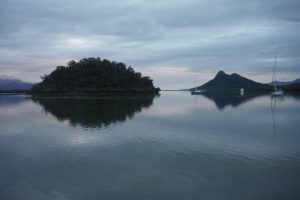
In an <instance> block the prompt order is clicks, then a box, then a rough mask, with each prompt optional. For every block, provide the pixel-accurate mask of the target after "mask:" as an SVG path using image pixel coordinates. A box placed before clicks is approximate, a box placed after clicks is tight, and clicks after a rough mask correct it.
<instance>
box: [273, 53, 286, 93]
mask: <svg viewBox="0 0 300 200" xmlns="http://www.w3.org/2000/svg"><path fill="white" fill-rule="evenodd" d="M276 59H277V54H275V61H274V67H273V76H272V86H273V91H272V92H271V96H283V95H284V92H283V91H282V90H281V89H278V88H277V87H276V76H277V69H276V64H277V63H276V61H277V60H276Z"/></svg>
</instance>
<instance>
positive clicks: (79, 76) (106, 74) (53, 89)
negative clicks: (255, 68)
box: [31, 58, 160, 94]
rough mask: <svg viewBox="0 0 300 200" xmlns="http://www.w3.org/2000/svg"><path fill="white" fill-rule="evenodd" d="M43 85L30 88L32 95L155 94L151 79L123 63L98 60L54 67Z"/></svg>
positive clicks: (89, 59) (43, 77)
mask: <svg viewBox="0 0 300 200" xmlns="http://www.w3.org/2000/svg"><path fill="white" fill-rule="evenodd" d="M41 79H42V82H40V83H38V84H36V85H34V86H33V87H32V90H31V92H32V93H67V94H80V93H103V92H104V93H119V92H120V93H126V92H132V93H135V92H142V93H143V92H145V93H158V92H159V91H160V89H159V88H156V87H154V85H153V80H152V79H151V78H150V77H148V76H142V74H141V73H139V72H135V71H134V69H133V68H132V67H130V66H129V67H127V66H126V65H125V64H124V63H122V62H115V61H109V60H106V59H100V58H83V59H81V60H80V61H78V62H76V61H74V60H71V61H69V62H68V63H67V66H57V67H56V69H55V70H54V71H52V72H51V73H50V74H48V75H46V74H45V75H44V76H41Z"/></svg>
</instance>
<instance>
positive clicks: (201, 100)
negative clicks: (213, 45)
mask: <svg viewBox="0 0 300 200" xmlns="http://www.w3.org/2000/svg"><path fill="white" fill-rule="evenodd" d="M299 117H300V98H299V96H298V97H297V96H289V95H286V96H285V97H284V98H273V99H271V98H270V96H256V97H254V96H244V97H238V96H236V97H233V96H228V97H224V96H211V95H207V96H191V95H190V94H189V93H185V92H162V93H161V96H160V97H154V96H126V97H125V96H123V97H112V96H107V97H94V98H92V97H84V98H62V97H59V98H53V97H52V98H49V97H48V98H46V97H44V98H31V97H29V96H17V95H13V96H5V95H1V96H0V199H1V200H6V199H8V200H10V199H13V200H15V199H21V200H27V199H30V200H32V199H33V200H35V199H36V200H43V199H45V200H48V199H55V200H64V199H75V200H77V199H122V200H123V199H139V200H140V199H141V200H143V199H163V200H165V199H172V200H173V199H180V200H181V199H206V200H210V199H224V200H227V199H228V200H235V199H237V200H241V199H243V200H245V199H251V200H252V199H271V200H274V199H285V200H286V199H300V189H299V188H300V118H299Z"/></svg>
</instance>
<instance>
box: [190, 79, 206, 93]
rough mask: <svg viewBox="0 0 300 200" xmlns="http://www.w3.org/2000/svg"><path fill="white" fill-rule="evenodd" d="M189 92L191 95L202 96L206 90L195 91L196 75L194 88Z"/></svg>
mask: <svg viewBox="0 0 300 200" xmlns="http://www.w3.org/2000/svg"><path fill="white" fill-rule="evenodd" d="M190 91H191V94H192V95H197V94H203V93H204V92H206V90H199V89H197V75H195V87H194V88H192V89H191V90H190Z"/></svg>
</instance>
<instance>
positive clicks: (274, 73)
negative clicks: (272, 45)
mask: <svg viewBox="0 0 300 200" xmlns="http://www.w3.org/2000/svg"><path fill="white" fill-rule="evenodd" d="M276 60H277V52H275V60H274V67H273V76H272V84H273V86H274V90H275V91H276V90H277V88H276V74H277V72H276Z"/></svg>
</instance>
